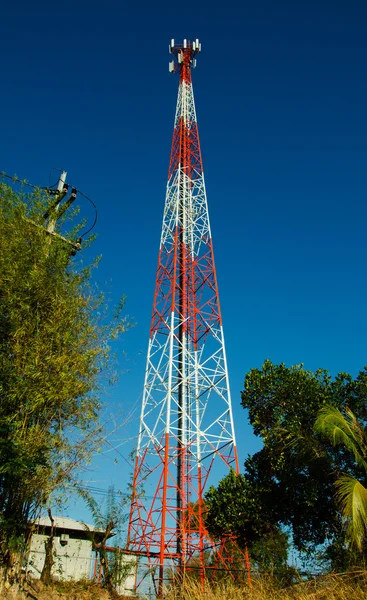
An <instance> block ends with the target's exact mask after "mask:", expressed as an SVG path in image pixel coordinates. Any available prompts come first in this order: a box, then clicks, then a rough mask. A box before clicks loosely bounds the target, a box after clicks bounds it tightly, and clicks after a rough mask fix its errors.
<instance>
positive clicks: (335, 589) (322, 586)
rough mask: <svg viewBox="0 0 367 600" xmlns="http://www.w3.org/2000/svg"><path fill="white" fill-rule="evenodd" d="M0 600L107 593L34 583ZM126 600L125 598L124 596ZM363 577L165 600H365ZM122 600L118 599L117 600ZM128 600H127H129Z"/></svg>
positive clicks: (230, 588) (191, 591) (181, 594)
mask: <svg viewBox="0 0 367 600" xmlns="http://www.w3.org/2000/svg"><path fill="white" fill-rule="evenodd" d="M0 597H1V598H4V600H5V599H6V600H26V599H27V600H29V599H32V600H109V596H108V594H107V592H106V591H105V590H103V589H101V587H100V586H98V585H93V584H91V583H89V584H87V583H86V582H81V583H79V584H78V583H74V584H71V583H68V584H55V585H54V586H52V587H51V588H47V587H45V586H43V585H42V584H41V582H38V581H37V582H34V586H32V588H30V587H28V589H23V591H22V592H20V593H19V592H18V593H17V594H16V593H14V591H13V592H11V591H10V590H9V591H8V593H5V595H2V594H0ZM125 599H126V600H127V599H128V597H127V596H125ZM366 599H367V573H366V572H363V571H360V572H355V573H349V574H341V575H325V576H323V577H319V578H318V579H316V580H314V581H307V582H301V583H298V584H296V585H293V586H290V587H288V588H286V589H279V588H277V587H276V586H275V585H274V584H273V583H272V582H271V580H269V579H255V580H254V581H253V585H252V587H251V588H249V587H248V586H247V585H241V586H239V585H234V584H230V583H221V584H217V585H215V586H212V587H209V586H207V588H206V589H205V590H202V589H201V587H200V584H198V583H196V582H189V583H187V584H186V585H184V586H182V587H177V589H172V590H170V592H169V593H168V594H167V595H166V596H165V600H366ZM121 600H122V598H121ZM130 600H131V598H130Z"/></svg>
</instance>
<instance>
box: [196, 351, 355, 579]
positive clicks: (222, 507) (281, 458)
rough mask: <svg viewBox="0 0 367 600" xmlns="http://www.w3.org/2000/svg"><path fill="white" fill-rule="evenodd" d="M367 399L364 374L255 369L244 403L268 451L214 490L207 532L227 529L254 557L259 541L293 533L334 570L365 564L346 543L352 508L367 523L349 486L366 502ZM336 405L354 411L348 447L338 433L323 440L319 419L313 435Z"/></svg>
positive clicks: (296, 541) (209, 501) (304, 549)
mask: <svg viewBox="0 0 367 600" xmlns="http://www.w3.org/2000/svg"><path fill="white" fill-rule="evenodd" d="M366 399H367V370H366V369H363V370H362V371H361V372H360V373H359V374H358V376H357V377H356V378H355V379H354V378H353V377H352V376H351V375H349V374H347V373H339V374H338V375H337V376H336V377H335V378H332V377H331V376H330V374H329V373H328V372H327V371H325V370H323V369H319V370H317V371H316V372H315V373H313V372H311V371H307V370H305V369H304V368H303V367H302V365H298V366H293V367H286V366H285V365H284V364H280V365H274V364H273V363H271V361H269V360H267V361H265V363H264V365H263V367H262V368H261V369H252V370H251V371H250V372H249V373H248V374H247V375H246V379H245V386H244V390H243V392H242V406H243V407H244V408H246V409H247V410H248V412H249V419H250V423H251V425H252V426H253V428H254V432H255V434H256V435H258V436H259V437H261V439H262V442H263V447H262V449H261V450H260V451H259V452H257V453H255V454H254V455H253V456H249V457H248V458H247V460H246V462H245V471H244V475H243V476H240V477H239V478H237V477H236V476H235V475H234V474H229V475H228V476H227V478H225V479H224V480H222V481H221V482H220V484H219V486H218V487H217V488H216V489H215V488H211V489H210V490H209V492H208V494H207V496H206V503H207V507H208V513H207V526H208V529H209V531H211V532H212V533H213V534H214V535H218V534H220V532H224V531H225V530H228V529H229V530H230V531H231V532H232V533H235V534H236V535H237V536H238V539H239V540H247V543H248V546H249V549H250V554H251V546H252V545H253V544H256V543H258V542H259V541H260V540H261V543H262V544H264V543H266V540H267V537H268V536H269V535H270V536H271V537H273V538H274V535H276V534H277V535H279V532H282V533H283V534H284V532H285V531H287V532H290V533H291V535H292V541H293V544H294V545H295V547H296V548H297V549H298V551H300V552H304V553H306V554H307V553H308V555H310V554H312V553H313V555H314V556H315V552H316V551H317V550H319V551H320V547H321V549H322V556H323V558H324V559H325V560H326V561H329V563H330V561H331V566H332V567H334V568H337V569H341V568H345V567H347V566H348V564H353V563H354V564H355V563H357V562H362V564H364V555H363V552H362V554H361V553H360V554H359V555H358V554H356V553H355V552H354V551H353V550H352V549H351V548H349V547H348V546H347V545H346V544H345V541H344V540H345V529H346V526H347V523H346V521H345V516H347V517H349V516H350V515H349V513H350V511H351V510H354V514H356V511H357V513H358V514H359V515H360V523H361V522H362V521H363V522H364V523H365V512H363V511H364V510H365V506H366V505H365V504H362V503H359V504H358V508H356V507H357V504H356V502H353V503H352V505H351V504H350V497H351V496H350V495H349V492H350V491H351V487H348V486H352V485H353V486H354V488H353V489H354V498H356V497H357V495H359V497H360V498H361V497H363V498H365V492H364V491H363V490H364V486H365V483H366V470H365V462H364V461H365V458H366V455H365V453H364V452H365V449H366V447H365V446H363V443H362V440H364V439H365V438H364V437H363V436H364V431H365V427H366V418H367V413H366V411H367V405H366ZM330 406H332V407H334V408H335V409H336V410H339V411H353V419H354V421H353V423H354V425H353V427H352V426H351V423H349V426H350V428H351V427H352V430H353V435H352V436H350V437H349V438H348V437H346V436H344V438H343V441H344V444H335V443H334V442H335V441H339V438H338V436H337V437H336V438H335V435H336V434H335V431H334V439H330V435H329V436H328V435H325V433H326V429H325V427H324V431H321V425H320V423H321V421H318V423H319V426H318V427H317V428H316V430H315V420H316V417H317V415H318V413H319V411H320V410H321V409H323V408H324V409H325V408H326V407H330ZM321 414H322V413H321ZM346 414H347V415H350V414H351V413H349V412H347V413H346ZM348 418H349V419H351V417H350V416H349V417H348ZM357 420H358V422H359V423H360V425H358V426H357ZM341 435H342V434H341V433H340V434H339V437H340V436H341ZM353 436H354V437H353ZM348 440H349V441H348ZM356 448H357V449H356ZM351 449H352V452H350V450H351ZM342 474H344V475H342ZM356 482H357V483H356ZM336 483H337V484H338V486H339V499H340V498H341V497H343V498H344V499H345V502H344V505H342V509H343V510H341V507H340V502H339V500H338V497H337V496H336V493H335V492H336V488H335V484H336ZM362 487H363V490H362ZM348 511H349V512H348ZM358 511H359V512H358ZM354 522H356V521H355V520H354ZM363 526H364V525H363ZM361 528H362V525H360V526H359V532H360V537H359V540H360V544H359V547H360V549H362V550H363V544H362V537H361V536H362V529H361ZM363 535H364V534H363ZM273 560H275V557H274V559H273Z"/></svg>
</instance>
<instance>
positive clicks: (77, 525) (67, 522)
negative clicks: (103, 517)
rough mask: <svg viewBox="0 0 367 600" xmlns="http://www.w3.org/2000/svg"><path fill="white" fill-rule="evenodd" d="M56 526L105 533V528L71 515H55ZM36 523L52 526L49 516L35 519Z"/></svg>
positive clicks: (70, 529) (71, 529) (42, 525)
mask: <svg viewBox="0 0 367 600" xmlns="http://www.w3.org/2000/svg"><path fill="white" fill-rule="evenodd" d="M53 520H54V526H55V527H56V528H59V529H67V530H69V531H93V532H98V533H104V529H101V528H100V527H95V526H94V525H88V523H83V522H81V521H75V520H74V519H70V517H53ZM33 524H34V525H40V526H41V527H51V521H50V518H49V517H48V516H46V517H41V518H39V519H36V520H35V521H33Z"/></svg>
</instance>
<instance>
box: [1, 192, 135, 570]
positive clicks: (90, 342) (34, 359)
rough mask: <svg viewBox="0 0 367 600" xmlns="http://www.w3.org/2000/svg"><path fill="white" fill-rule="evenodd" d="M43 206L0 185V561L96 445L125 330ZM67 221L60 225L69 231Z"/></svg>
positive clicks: (37, 196) (41, 200) (35, 196)
mask: <svg viewBox="0 0 367 600" xmlns="http://www.w3.org/2000/svg"><path fill="white" fill-rule="evenodd" d="M49 204H50V201H49V199H48V198H47V196H46V195H45V194H44V193H43V192H41V191H37V190H35V191H34V192H33V193H32V194H30V195H24V194H22V193H20V194H18V193H15V192H14V190H13V189H12V188H11V187H9V186H6V185H4V184H2V183H0V343H1V352H0V434H1V435H0V564H2V565H3V566H5V567H10V566H11V564H12V562H14V556H13V554H14V553H13V550H14V549H15V548H19V543H20V542H24V541H25V540H26V536H27V523H28V522H29V520H30V519H32V518H33V517H34V516H36V515H37V513H38V511H39V508H40V507H41V506H44V505H45V504H46V503H47V501H48V499H49V497H50V495H51V494H52V492H53V491H54V490H55V489H56V488H58V489H60V486H62V485H63V484H65V482H66V481H68V480H70V479H72V477H73V473H74V471H75V469H76V468H77V467H78V466H80V465H81V464H82V463H85V462H86V461H88V459H89V458H90V454H91V451H92V449H93V447H94V446H95V445H96V444H98V443H99V442H100V440H99V437H100V436H98V435H96V433H98V432H99V433H100V425H99V422H98V415H99V410H100V401H99V391H100V386H101V374H102V373H105V374H108V373H109V369H110V365H111V361H110V359H111V355H110V347H109V341H110V340H111V339H113V338H115V337H116V336H118V335H119V334H121V333H123V332H124V331H125V329H126V321H125V319H124V318H123V317H122V314H121V311H122V303H121V305H120V306H119V307H118V308H117V310H116V312H115V314H114V316H113V318H112V319H108V318H107V312H106V302H105V298H104V296H103V294H102V293H100V292H99V291H98V288H97V287H96V286H95V284H94V283H93V280H92V268H93V266H96V264H97V263H95V264H94V265H92V266H91V267H82V268H78V267H77V266H76V265H75V264H74V261H75V259H73V257H72V256H71V252H70V250H71V248H70V246H69V245H68V244H66V243H65V242H63V241H62V240H61V239H57V238H55V237H52V236H49V235H47V234H46V232H45V229H44V220H43V215H44V213H45V211H46V208H47V206H48V205H49ZM73 216H74V215H70V216H69V220H68V216H67V214H65V215H64V216H63V218H61V219H60V220H59V221H58V222H57V228H60V227H62V228H63V232H64V233H65V231H66V232H67V235H70V237H73V238H75V236H76V230H70V228H71V221H72V217H73Z"/></svg>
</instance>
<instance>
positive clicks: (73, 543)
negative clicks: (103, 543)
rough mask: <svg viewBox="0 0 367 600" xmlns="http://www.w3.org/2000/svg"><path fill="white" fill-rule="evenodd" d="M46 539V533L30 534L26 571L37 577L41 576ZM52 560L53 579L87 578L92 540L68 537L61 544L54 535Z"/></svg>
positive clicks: (89, 568)
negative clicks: (53, 562) (53, 561)
mask: <svg viewBox="0 0 367 600" xmlns="http://www.w3.org/2000/svg"><path fill="white" fill-rule="evenodd" d="M47 539H48V536H47V535H42V534H39V533H35V534H33V535H32V539H31V547H30V553H29V559H28V571H29V572H30V573H31V574H32V575H33V577H35V578H37V579H39V578H40V577H41V572H42V568H43V565H44V562H45V541H46V540H47ZM54 560H55V564H54V565H53V567H52V575H53V576H54V578H55V579H64V580H71V579H73V580H74V581H78V580H79V579H87V578H88V579H89V578H90V576H91V568H92V567H91V564H92V560H93V554H92V542H91V541H90V540H79V539H73V538H69V540H68V541H67V543H65V542H63V543H62V544H61V542H60V538H59V537H55V538H54Z"/></svg>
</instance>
